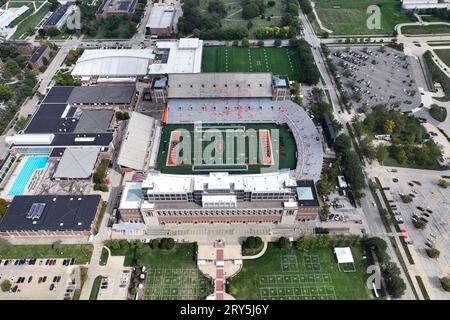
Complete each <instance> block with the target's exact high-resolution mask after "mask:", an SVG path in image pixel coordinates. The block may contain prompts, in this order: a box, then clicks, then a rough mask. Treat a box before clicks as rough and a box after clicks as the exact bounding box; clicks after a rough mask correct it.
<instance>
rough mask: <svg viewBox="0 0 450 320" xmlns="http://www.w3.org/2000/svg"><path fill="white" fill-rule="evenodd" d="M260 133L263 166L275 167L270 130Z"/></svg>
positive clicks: (260, 131)
mask: <svg viewBox="0 0 450 320" xmlns="http://www.w3.org/2000/svg"><path fill="white" fill-rule="evenodd" d="M258 133H259V143H260V147H261V154H262V164H263V165H273V157H272V142H271V141H270V133H269V130H264V129H262V130H261V129H260V130H259V131H258Z"/></svg>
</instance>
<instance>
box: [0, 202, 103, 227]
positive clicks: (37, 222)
mask: <svg viewBox="0 0 450 320" xmlns="http://www.w3.org/2000/svg"><path fill="white" fill-rule="evenodd" d="M100 200H101V197H100V195H81V196H75V195H67V196H66V195H64V196H16V197H14V199H13V200H12V202H11V205H10V206H9V208H8V210H7V211H6V213H5V216H4V217H3V219H2V220H1V221H0V231H39V230H48V231H65V230H74V231H83V230H91V227H92V221H93V220H94V217H95V214H96V212H97V208H98V206H99V204H100ZM33 204H34V207H33ZM32 207H33V208H36V207H39V212H38V213H39V215H37V216H36V217H35V218H31V217H30V215H29V214H30V212H31V211H30V210H31V209H32ZM27 216H29V218H27Z"/></svg>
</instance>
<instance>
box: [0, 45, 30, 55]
mask: <svg viewBox="0 0 450 320" xmlns="http://www.w3.org/2000/svg"><path fill="white" fill-rule="evenodd" d="M5 44H6V45H10V46H14V47H16V48H17V50H19V52H20V54H24V55H31V54H32V53H33V50H34V47H33V45H32V44H31V43H29V42H5Z"/></svg>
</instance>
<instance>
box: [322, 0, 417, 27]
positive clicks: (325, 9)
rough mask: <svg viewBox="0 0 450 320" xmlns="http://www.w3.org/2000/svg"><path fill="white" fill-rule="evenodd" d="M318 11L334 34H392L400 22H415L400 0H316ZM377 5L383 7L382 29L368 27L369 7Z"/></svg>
mask: <svg viewBox="0 0 450 320" xmlns="http://www.w3.org/2000/svg"><path fill="white" fill-rule="evenodd" d="M315 3H316V11H317V14H318V15H319V18H320V20H321V21H322V24H323V25H324V26H325V27H326V28H328V29H331V30H332V31H333V33H332V35H380V34H392V32H393V31H394V27H395V26H396V25H397V24H399V23H404V22H415V20H414V19H411V18H409V17H407V16H406V14H405V13H403V12H401V2H400V0H358V1H348V0H316V1H315ZM371 5H377V6H379V7H380V9H381V29H374V30H371V29H369V28H367V19H368V18H369V17H370V14H367V8H368V7H369V6H371Z"/></svg>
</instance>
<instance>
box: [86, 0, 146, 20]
mask: <svg viewBox="0 0 450 320" xmlns="http://www.w3.org/2000/svg"><path fill="white" fill-rule="evenodd" d="M136 4H137V0H103V2H102V4H101V5H100V6H99V7H98V9H97V12H95V17H96V19H97V20H101V19H105V18H107V17H111V16H121V17H127V18H131V17H132V16H133V15H134V11H135V10H136Z"/></svg>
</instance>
